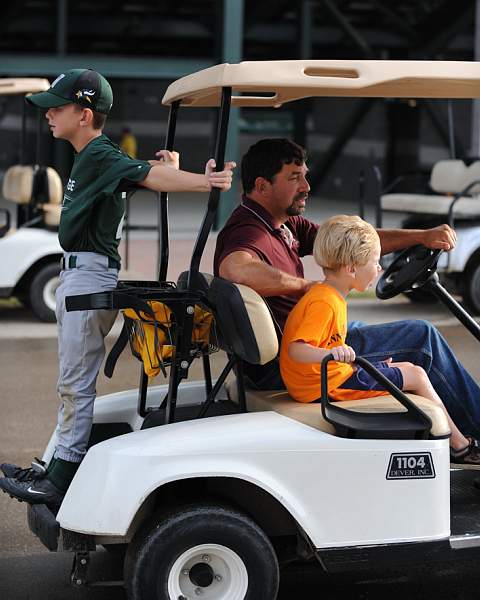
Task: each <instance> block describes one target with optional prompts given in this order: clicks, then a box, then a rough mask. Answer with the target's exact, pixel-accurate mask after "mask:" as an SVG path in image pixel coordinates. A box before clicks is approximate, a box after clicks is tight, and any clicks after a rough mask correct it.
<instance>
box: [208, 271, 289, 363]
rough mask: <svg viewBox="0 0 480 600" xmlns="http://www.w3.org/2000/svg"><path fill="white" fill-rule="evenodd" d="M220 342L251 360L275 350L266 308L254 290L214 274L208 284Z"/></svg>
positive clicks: (261, 359)
mask: <svg viewBox="0 0 480 600" xmlns="http://www.w3.org/2000/svg"><path fill="white" fill-rule="evenodd" d="M209 299H210V301H211V302H212V304H213V306H214V312H215V317H216V324H217V329H218V330H219V337H220V346H221V347H222V348H223V349H224V350H225V351H226V352H229V353H232V354H235V355H236V356H238V357H240V358H242V359H243V360H246V361H248V362H249V363H252V364H259V365H264V364H265V363H267V362H270V361H271V360H273V359H274V358H275V357H276V356H277V354H278V338H277V334H276V331H275V326H274V324H273V319H272V316H271V314H270V311H269V309H268V307H267V305H266V304H265V301H264V300H263V298H262V297H261V296H260V295H259V294H257V292H255V291H254V290H252V289H251V288H249V287H247V286H246V285H241V284H238V283H231V282H230V281H226V280H225V279H222V278H220V277H214V278H213V280H212V282H211V284H210V288H209Z"/></svg>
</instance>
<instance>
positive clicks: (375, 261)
mask: <svg viewBox="0 0 480 600" xmlns="http://www.w3.org/2000/svg"><path fill="white" fill-rule="evenodd" d="M313 255H314V258H315V261H316V263H317V264H318V265H319V266H321V267H322V268H323V271H324V274H325V279H324V281H323V282H322V283H317V284H315V285H314V286H313V287H312V288H311V289H310V290H309V291H308V292H307V293H306V294H305V295H304V296H303V297H302V298H301V299H300V301H299V302H298V304H297V305H296V306H295V307H294V309H293V310H292V311H291V313H290V315H289V317H288V319H287V322H286V325H285V331H284V335H283V340H282V347H281V351H280V369H281V374H282V378H283V380H284V382H285V384H286V386H287V389H288V391H289V393H290V395H291V396H292V397H293V398H294V399H295V400H297V401H299V402H314V401H315V400H317V399H318V398H319V396H320V363H321V362H322V360H323V358H325V356H327V354H332V355H333V357H334V358H335V362H331V363H330V364H329V365H328V393H329V395H330V397H331V398H332V400H355V399H358V398H367V397H372V396H383V395H386V394H387V393H388V392H386V391H385V389H384V388H382V386H381V385H380V384H379V383H378V382H377V381H376V380H375V379H374V378H373V377H371V376H370V375H369V374H368V373H367V372H366V371H365V370H364V369H362V368H361V367H354V366H353V362H354V360H355V351H354V350H353V348H352V347H351V346H348V345H347V344H345V338H346V335H347V304H346V300H345V298H346V296H347V294H348V293H349V292H350V291H351V290H357V291H359V292H364V291H365V290H366V289H367V288H369V287H370V286H371V285H372V284H373V283H374V282H375V281H376V279H377V277H378V275H379V273H380V271H381V267H380V264H379V260H380V240H379V237H378V234H377V232H376V231H375V229H374V228H373V227H372V226H371V225H370V224H369V223H367V222H365V221H363V220H362V219H360V217H356V216H346V215H339V216H335V217H332V218H330V219H328V221H326V222H325V223H323V224H322V225H321V226H320V228H319V230H318V233H317V236H316V239H315V244H314V249H313ZM380 350H381V348H379V351H380ZM373 364H374V365H375V367H376V368H377V369H378V370H379V371H380V372H381V373H382V374H383V375H384V376H385V377H387V379H389V380H390V381H391V382H392V383H394V384H395V385H396V386H397V387H399V388H400V389H402V390H405V391H409V392H412V393H415V394H418V395H420V396H424V397H425V398H429V399H430V400H432V402H435V403H436V404H437V405H438V406H440V407H441V409H442V410H443V411H444V412H445V414H446V416H447V419H448V422H449V425H450V429H451V432H452V435H451V439H450V445H451V460H452V462H455V463H458V464H461V465H464V466H469V467H479V468H480V452H479V450H478V447H477V446H476V445H475V442H474V440H472V439H470V438H467V437H465V436H464V435H463V434H462V433H461V432H460V431H459V429H458V428H457V427H456V425H455V424H454V423H453V421H452V420H451V418H450V416H449V415H448V413H447V411H446V409H445V406H444V405H443V402H442V401H441V399H440V398H439V396H438V394H437V393H436V392H435V390H434V388H433V386H432V384H431V383H430V380H429V379H428V376H427V374H426V372H425V371H424V370H423V369H422V367H419V366H417V365H414V364H412V363H408V362H397V363H393V362H391V360H388V361H382V362H379V363H373Z"/></svg>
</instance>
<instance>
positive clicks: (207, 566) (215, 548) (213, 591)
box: [168, 544, 248, 600]
mask: <svg viewBox="0 0 480 600" xmlns="http://www.w3.org/2000/svg"><path fill="white" fill-rule="evenodd" d="M247 590H248V573H247V569H246V567H245V564H244V562H243V560H242V559H241V558H240V557H239V556H238V554H237V553H236V552H234V551H233V550H230V548H227V547H226V546H220V545H219V544H201V545H199V546H195V547H194V548H190V549H189V550H186V551H185V552H184V553H183V554H181V555H180V556H179V557H178V558H177V560H176V561H175V562H174V564H173V566H172V569H171V571H170V573H169V576H168V594H169V597H170V598H171V600H194V599H197V598H198V599H199V600H243V598H245V595H246V593H247Z"/></svg>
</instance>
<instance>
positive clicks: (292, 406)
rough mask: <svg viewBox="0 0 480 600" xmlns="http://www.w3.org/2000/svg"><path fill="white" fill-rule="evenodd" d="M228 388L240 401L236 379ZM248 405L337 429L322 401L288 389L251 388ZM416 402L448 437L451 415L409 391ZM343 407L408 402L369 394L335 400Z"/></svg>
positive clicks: (437, 434) (374, 408)
mask: <svg viewBox="0 0 480 600" xmlns="http://www.w3.org/2000/svg"><path fill="white" fill-rule="evenodd" d="M226 387H227V392H228V395H229V397H230V399H231V400H232V401H235V402H236V401H237V386H236V383H235V381H229V382H228V383H227V384H226ZM246 395H247V409H248V411H249V412H261V411H265V410H273V411H275V412H278V413H279V414H281V415H284V416H285V417H289V418H290V419H294V420H295V421H299V422H300V423H304V424H305V425H309V426H310V427H314V428H315V429H319V430H321V431H324V432H326V433H331V434H335V429H334V427H333V425H331V423H329V422H328V421H325V419H324V418H323V415H322V410H321V407H320V403H319V402H314V403H309V404H305V403H302V402H296V401H295V400H293V398H291V397H290V396H289V395H288V392H287V391H286V390H284V391H282V390H272V391H257V390H247V392H246ZM407 396H408V397H409V398H410V399H411V400H413V402H415V404H416V405H417V406H418V407H419V408H420V409H421V410H423V411H424V412H425V413H426V414H427V415H428V416H429V417H430V419H431V421H432V429H431V432H430V434H431V436H432V437H434V438H444V437H447V436H448V435H449V434H450V428H449V426H448V421H447V417H446V416H445V413H444V412H443V410H442V409H441V408H440V407H439V406H437V405H436V404H434V403H433V402H432V401H431V400H428V399H427V398H423V397H422V396H416V395H415V394H407ZM335 404H336V405H337V406H339V407H341V408H347V409H349V410H353V411H359V412H369V413H374V412H377V413H378V412H406V409H405V407H404V406H402V405H401V404H400V402H398V400H396V399H395V398H394V397H393V396H377V397H376V398H365V399H363V400H348V401H343V402H335Z"/></svg>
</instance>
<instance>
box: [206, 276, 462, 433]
mask: <svg viewBox="0 0 480 600" xmlns="http://www.w3.org/2000/svg"><path fill="white" fill-rule="evenodd" d="M202 277H203V281H204V283H205V285H208V293H209V298H210V300H211V302H212V304H213V306H214V312H215V315H216V321H217V330H218V334H219V340H220V346H221V347H222V348H223V349H224V350H225V351H226V352H227V353H229V354H235V355H236V356H237V357H240V358H241V359H242V360H247V361H248V362H251V363H254V364H265V363H267V362H269V361H270V360H272V359H273V358H274V357H275V356H276V355H277V353H278V338H277V334H276V331H275V326H274V323H273V319H272V317H271V314H270V311H269V309H268V307H267V305H266V303H265V301H264V300H263V298H262V297H261V296H260V295H259V294H257V293H256V292H255V291H254V290H252V289H250V288H249V287H247V286H245V285H239V284H233V283H231V282H228V281H225V280H224V279H221V278H219V277H213V278H212V277H211V276H205V275H203V276H202ZM226 389H227V393H228V395H229V398H230V400H231V401H233V402H237V403H239V396H238V394H239V386H238V382H236V381H229V382H227V384H226ZM319 392H320V385H319ZM245 394H246V408H247V411H248V412H261V411H266V410H273V411H275V412H278V413H279V414H282V415H285V416H287V417H289V418H291V419H294V420H296V421H300V422H301V423H304V424H306V425H309V426H311V427H314V428H316V429H319V430H321V431H325V432H326V433H331V434H337V435H340V434H341V433H340V429H336V428H335V426H334V425H333V424H332V423H330V422H328V421H327V420H326V419H325V418H324V417H323V415H322V410H321V406H320V404H319V403H310V404H305V403H300V402H296V401H295V400H293V399H292V398H291V397H290V396H289V395H288V392H287V391H286V390H285V391H278V390H274V391H253V390H246V391H245ZM408 397H409V398H410V399H411V400H412V401H413V402H414V403H415V404H416V405H417V407H419V408H420V409H421V410H422V411H424V412H425V413H426V414H427V416H428V417H429V418H430V420H431V422H432V426H431V430H430V437H431V438H445V437H448V436H449V435H450V429H449V426H448V422H447V418H446V416H445V413H444V412H443V411H442V410H441V409H440V408H439V407H438V406H436V405H435V404H434V403H433V402H432V401H430V400H428V399H427V398H423V397H420V396H416V395H413V394H408ZM240 404H241V403H240ZM334 405H335V406H336V407H338V408H342V409H345V410H348V411H353V412H360V413H369V414H379V413H399V412H406V409H405V408H404V407H403V406H402V405H401V404H400V402H398V400H396V399H395V398H394V397H393V396H390V395H388V396H381V397H377V398H365V399H363V400H350V401H343V402H335V403H334Z"/></svg>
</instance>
